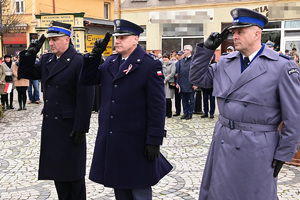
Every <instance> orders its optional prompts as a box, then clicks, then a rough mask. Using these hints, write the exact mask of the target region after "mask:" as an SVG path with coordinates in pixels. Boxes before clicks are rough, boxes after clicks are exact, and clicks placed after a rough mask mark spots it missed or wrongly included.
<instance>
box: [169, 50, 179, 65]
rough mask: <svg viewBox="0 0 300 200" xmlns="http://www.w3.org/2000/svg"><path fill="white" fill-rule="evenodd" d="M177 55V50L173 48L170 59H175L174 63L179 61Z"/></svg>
mask: <svg viewBox="0 0 300 200" xmlns="http://www.w3.org/2000/svg"><path fill="white" fill-rule="evenodd" d="M176 55H177V53H176V51H175V50H172V52H171V55H170V60H171V61H173V62H174V63H176V62H177V61H178V60H177V58H176Z"/></svg>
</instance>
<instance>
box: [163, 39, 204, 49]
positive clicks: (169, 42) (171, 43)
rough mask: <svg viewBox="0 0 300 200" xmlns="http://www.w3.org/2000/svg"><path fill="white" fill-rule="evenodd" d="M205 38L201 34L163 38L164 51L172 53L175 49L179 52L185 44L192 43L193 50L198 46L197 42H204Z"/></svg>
mask: <svg viewBox="0 0 300 200" xmlns="http://www.w3.org/2000/svg"><path fill="white" fill-rule="evenodd" d="M203 41H204V38H203V37H201V36H197V37H174V38H172V37H169V38H164V37H163V38H162V53H171V52H172V51H173V50H175V51H176V52H178V51H179V50H183V47H184V45H192V47H193V51H194V50H195V48H196V44H198V43H202V42H203Z"/></svg>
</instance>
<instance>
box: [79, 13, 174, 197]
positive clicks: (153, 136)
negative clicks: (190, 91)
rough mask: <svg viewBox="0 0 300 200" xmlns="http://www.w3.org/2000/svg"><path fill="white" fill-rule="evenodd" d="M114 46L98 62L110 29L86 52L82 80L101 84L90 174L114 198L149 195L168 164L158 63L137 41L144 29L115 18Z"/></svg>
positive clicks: (159, 66) (162, 80)
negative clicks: (163, 150)
mask: <svg viewBox="0 0 300 200" xmlns="http://www.w3.org/2000/svg"><path fill="white" fill-rule="evenodd" d="M114 23H115V31H114V36H115V49H116V51H117V52H118V53H117V54H113V55H111V56H109V57H108V58H106V60H105V62H104V63H103V64H101V54H102V53H103V51H104V50H105V49H106V46H107V44H108V42H109V40H110V37H111V34H110V33H107V34H106V36H105V38H104V39H103V40H98V41H96V42H95V46H94V48H93V50H92V52H91V54H90V55H87V56H85V57H84V63H83V67H82V74H81V81H82V83H84V84H90V85H96V84H101V105H100V111H99V129H98V135H97V139H96V144H95V150H94V156H93V161H92V166H91V171H90V179H91V180H92V181H95V182H97V183H100V184H103V185H104V186H106V187H112V188H114V192H115V196H116V199H117V200H127V199H128V200H150V199H152V190H151V186H153V185H155V184H157V183H158V181H159V180H160V179H161V178H162V177H164V176H165V175H166V174H168V173H169V172H170V171H171V169H172V166H171V165H170V163H169V162H168V161H167V160H166V159H165V157H164V156H163V155H162V154H160V145H162V142H163V138H164V137H165V136H166V131H165V130H164V125H165V114H166V100H165V92H164V75H163V69H162V63H161V62H160V61H159V60H158V58H157V57H156V56H155V55H152V54H147V53H146V52H145V50H143V49H142V47H141V46H140V45H139V44H138V40H139V35H140V33H142V32H143V31H144V30H143V28H141V27H140V26H138V25H136V24H134V23H132V22H130V21H127V20H123V19H116V20H115V21H114Z"/></svg>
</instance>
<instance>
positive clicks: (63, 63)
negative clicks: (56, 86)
mask: <svg viewBox="0 0 300 200" xmlns="http://www.w3.org/2000/svg"><path fill="white" fill-rule="evenodd" d="M75 54H76V51H75V49H74V48H73V47H71V46H70V47H69V49H68V50H67V51H66V52H65V53H64V54H63V55H62V56H61V57H60V58H59V59H58V60H57V62H56V64H54V66H53V68H52V69H51V71H50V73H49V75H48V77H47V80H48V79H49V78H51V77H53V76H54V75H55V74H57V73H59V72H60V71H62V70H64V69H65V68H66V67H68V66H69V63H70V62H71V60H72V58H73V56H74V55H75ZM54 56H55V55H54ZM53 63H54V62H53Z"/></svg>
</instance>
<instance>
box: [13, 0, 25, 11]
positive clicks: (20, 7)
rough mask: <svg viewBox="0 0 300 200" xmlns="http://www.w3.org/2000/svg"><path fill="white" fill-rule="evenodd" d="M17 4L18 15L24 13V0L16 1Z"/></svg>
mask: <svg viewBox="0 0 300 200" xmlns="http://www.w3.org/2000/svg"><path fill="white" fill-rule="evenodd" d="M15 2H16V4H15V6H16V8H15V9H16V13H17V14H21V13H24V1H23V0H16V1H15Z"/></svg>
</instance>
